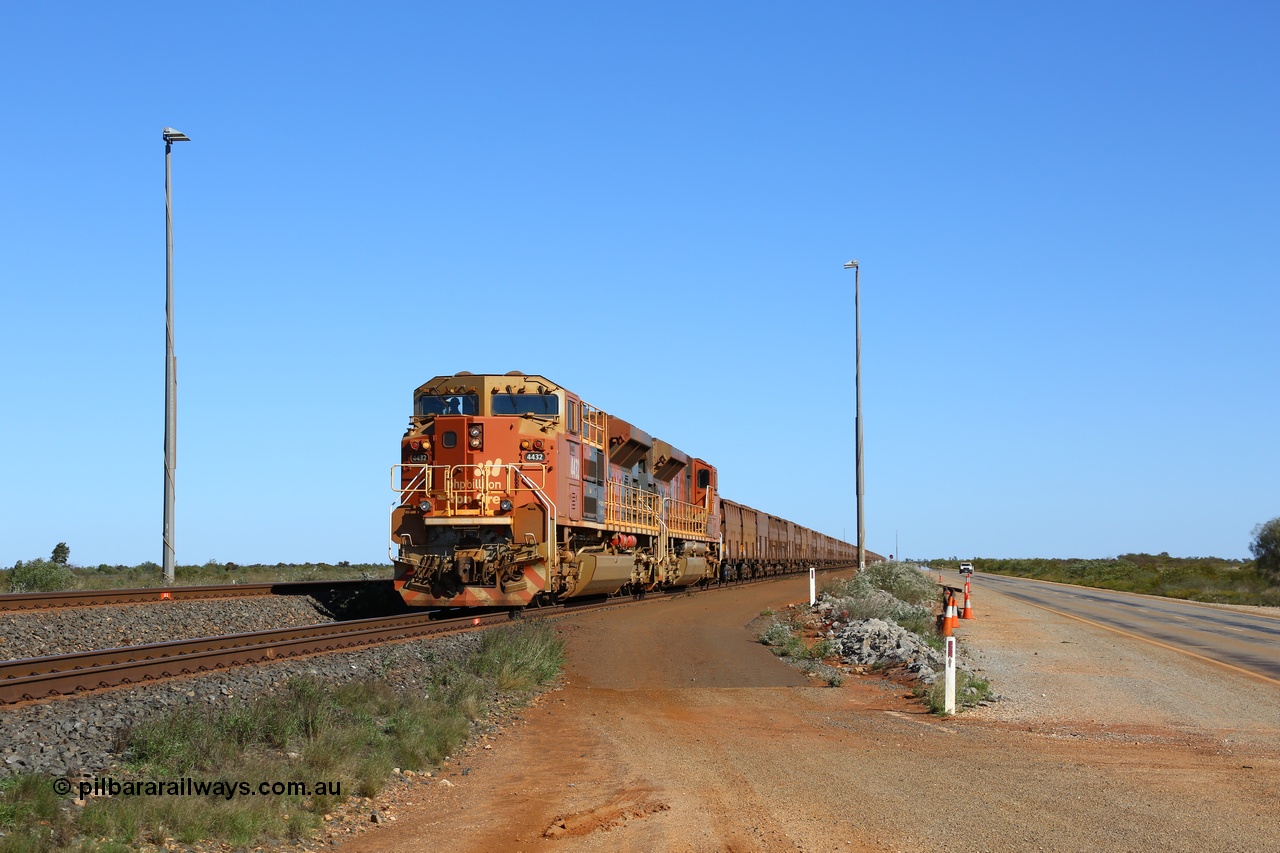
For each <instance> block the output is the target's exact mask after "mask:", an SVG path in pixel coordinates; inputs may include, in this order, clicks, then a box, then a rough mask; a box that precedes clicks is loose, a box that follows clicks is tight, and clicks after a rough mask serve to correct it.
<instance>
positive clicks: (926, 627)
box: [758, 562, 995, 714]
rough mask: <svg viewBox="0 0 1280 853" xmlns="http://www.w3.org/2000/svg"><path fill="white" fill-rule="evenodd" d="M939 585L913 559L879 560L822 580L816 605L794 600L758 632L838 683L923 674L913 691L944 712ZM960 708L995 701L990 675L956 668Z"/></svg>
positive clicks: (789, 657)
mask: <svg viewBox="0 0 1280 853" xmlns="http://www.w3.org/2000/svg"><path fill="white" fill-rule="evenodd" d="M938 599H939V595H938V588H937V585H936V584H935V583H934V582H933V580H932V579H931V578H930V576H928V575H926V574H925V573H923V572H921V571H920V570H919V567H917V566H915V565H914V564H911V563H899V562H883V563H873V564H871V565H869V566H867V568H866V570H865V571H863V572H860V573H858V574H856V575H854V576H853V577H850V578H836V579H832V580H829V581H827V582H826V583H824V584H823V587H822V592H821V594H820V595H819V597H818V602H817V604H816V605H815V606H813V607H810V606H808V605H793V606H791V607H788V608H786V609H785V610H782V611H779V612H773V611H765V612H764V613H762V614H761V616H762V617H765V618H768V620H769V621H768V622H767V623H765V624H764V627H763V629H762V630H761V631H760V633H759V635H758V637H759V640H760V642H761V643H763V644H764V645H766V646H768V647H769V650H770V651H772V652H773V653H774V654H775V655H778V656H779V657H781V658H783V659H784V660H786V661H787V662H789V663H791V664H792V665H793V666H797V667H799V668H800V669H802V670H804V671H805V672H807V673H809V674H811V675H814V676H816V677H818V678H821V679H824V680H826V682H827V683H828V684H829V685H831V686H833V687H838V686H840V685H841V684H842V683H843V681H844V679H845V677H846V676H847V675H848V674H849V673H864V672H868V671H871V672H885V671H891V670H892V671H897V672H900V673H902V674H904V675H907V676H908V677H911V678H914V679H916V680H917V686H916V687H915V688H914V695H915V696H916V697H917V698H919V699H920V700H921V701H923V702H924V703H925V705H926V706H927V707H928V708H929V710H930V711H933V712H935V713H939V714H940V713H942V710H943V694H942V691H943V683H942V678H941V669H942V666H943V658H942V654H941V652H942V649H943V645H944V641H943V638H942V637H941V636H940V635H939V634H938V631H937V618H936V616H935V615H934V608H935V606H936V604H937V603H938ZM956 677H957V682H956V683H957V689H956V701H957V706H958V707H959V708H964V707H969V706H973V705H976V704H978V703H979V702H989V701H992V700H994V698H995V696H994V694H993V693H992V690H991V685H990V684H989V683H988V682H987V681H986V679H983V678H979V677H977V676H976V675H974V674H972V673H970V672H968V671H966V670H964V669H963V668H958V669H957V673H956Z"/></svg>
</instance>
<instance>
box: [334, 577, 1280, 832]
mask: <svg viewBox="0 0 1280 853" xmlns="http://www.w3.org/2000/svg"><path fill="white" fill-rule="evenodd" d="M804 584H805V582H804V581H803V580H800V581H797V580H791V581H787V582H785V583H779V584H769V585H763V586H755V587H751V588H739V589H733V590H729V591H724V592H718V593H713V594H700V595H697V596H693V597H689V598H682V599H677V600H674V601H669V602H665V603H660V604H653V605H645V606H641V607H630V608H623V609H622V610H620V611H615V612H612V613H607V614H600V615H595V616H588V617H585V618H582V619H578V620H574V621H573V622H571V623H567V624H566V625H565V637H566V640H567V644H568V653H569V661H570V663H569V667H568V671H567V677H566V684H565V686H564V687H563V689H560V690H557V691H554V692H552V693H549V694H547V695H546V696H545V697H543V698H542V699H541V700H540V701H539V702H538V703H536V704H535V705H533V706H531V707H530V708H529V709H527V710H526V711H525V712H524V713H523V715H522V719H521V720H519V721H518V722H517V723H516V724H515V725H512V726H509V727H507V728H506V729H505V730H504V731H503V732H502V733H501V734H500V735H499V736H497V737H495V738H493V739H491V740H487V741H484V742H482V743H481V744H477V745H476V746H475V747H473V748H471V749H469V750H468V751H467V752H466V753H465V754H464V755H462V756H460V757H459V758H458V759H457V760H456V761H455V762H452V763H451V764H450V765H449V766H448V767H447V768H445V769H444V771H443V773H442V774H441V775H438V777H437V779H433V780H427V781H425V782H424V781H423V780H415V784H412V785H407V786H404V787H400V788H397V789H396V791H395V793H393V794H392V795H390V796H389V797H388V798H387V799H386V801H385V802H383V803H382V804H381V805H382V806H383V807H384V808H385V809H386V811H387V812H388V813H389V814H390V815H391V816H393V817H395V818H396V822H395V823H392V824H389V825H387V826H379V827H377V828H373V829H372V830H371V831H369V832H366V833H362V834H360V835H359V836H357V837H355V838H352V839H351V840H350V841H349V842H348V843H347V844H345V845H344V846H343V847H342V849H343V850H348V851H357V853H358V851H375V850H377V851H384V850H386V851H410V850H413V851H416V850H424V849H441V850H457V851H526V852H527V853H533V851H565V853H573V852H575V851H615V850H635V851H641V850H643V851H651V850H659V851H661V850H670V851H748V850H751V851H755V850H759V851H774V850H808V851H826V850H908V851H915V850H921V851H923V850H966V851H969V850H993V851H1026V850H1055V851H1057V850H1135V851H1136V850H1144V851H1145V850H1188V851H1190V850H1195V851H1202V850H1239V851H1253V850H1257V851H1263V850H1274V849H1276V846H1277V842H1276V834H1277V832H1278V831H1280V712H1278V711H1277V707H1278V706H1280V701H1278V700H1280V690H1277V688H1276V687H1275V686H1274V685H1271V684H1266V683H1262V682H1258V681H1253V680H1250V679H1247V678H1243V677H1241V676H1238V675H1234V674H1232V673H1230V672H1226V671H1222V670H1217V669H1216V668H1214V667H1211V666H1208V665H1206V664H1203V663H1198V662H1196V661H1192V660H1189V659H1184V658H1180V657H1179V656H1178V655H1176V654H1175V653H1173V652H1170V651H1167V650H1163V649H1158V648H1155V647H1147V646H1145V645H1144V644H1141V643H1137V642H1136V641H1129V640H1125V639H1124V638H1121V637H1117V636H1115V635H1111V634H1107V633H1106V632H1102V631H1097V630H1096V629H1092V628H1090V627H1089V626H1086V625H1083V624H1080V623H1073V622H1071V621H1070V620H1065V619H1055V618H1054V617H1050V616H1047V615H1046V614H1044V613H1043V612H1041V611H1037V610H1035V609H1034V608H1031V607H1029V606H1027V605H1023V604H1020V603H1018V602H1015V601H1012V600H1010V599H1002V598H1001V597H999V596H996V595H994V594H991V593H988V594H987V595H986V597H985V598H984V599H982V600H980V601H979V603H978V613H979V619H978V620H976V621H974V622H971V623H968V622H967V623H965V624H964V628H963V630H962V632H961V633H962V645H967V646H968V647H969V648H971V649H973V650H974V651H975V653H976V654H975V661H976V662H977V663H978V665H979V666H982V667H984V668H986V669H987V670H988V671H989V672H990V674H991V676H992V679H993V682H994V685H995V688H996V690H997V691H998V692H1000V693H1002V694H1005V695H1007V696H1008V697H1009V698H1008V700H1007V701H1004V702H1001V703H998V704H997V705H995V706H992V707H991V708H988V709H982V710H980V711H977V712H973V713H968V714H964V715H962V716H960V717H959V718H956V719H954V720H949V721H948V720H941V719H939V718H937V717H932V716H929V715H928V714H926V713H924V712H923V710H922V709H921V707H920V706H919V705H918V704H917V703H915V702H914V701H912V700H910V699H908V698H906V694H907V691H906V690H905V689H904V688H902V687H901V686H899V685H896V684H893V683H891V682H888V681H884V680H882V679H880V678H878V677H873V676H869V677H861V678H852V679H849V680H847V681H846V682H845V684H844V685H843V686H842V687H839V688H829V687H826V686H825V685H822V684H820V683H818V682H815V681H812V680H809V679H806V678H805V677H804V676H802V675H800V674H799V673H797V672H796V671H795V670H793V669H791V668H789V667H787V666H785V665H783V664H781V663H780V662H778V661H777V660H776V659H775V658H773V656H772V655H771V654H770V653H769V652H768V651H767V650H766V649H765V648H764V647H763V646H761V645H759V644H758V643H755V642H754V641H753V637H752V636H751V635H750V634H749V633H748V632H747V631H745V630H744V627H743V626H744V625H745V624H746V623H747V622H749V621H750V620H751V619H752V618H754V617H755V616H756V615H757V614H758V613H759V612H760V611H761V610H762V609H764V608H766V607H771V606H773V607H776V606H778V605H780V604H784V603H786V602H788V601H793V600H795V599H796V598H797V597H798V596H801V595H804V594H805V588H804ZM975 594H976V590H975ZM441 778H443V779H444V780H445V781H446V782H447V784H443V783H441V782H440V781H439V779H441Z"/></svg>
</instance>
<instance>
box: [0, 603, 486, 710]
mask: <svg viewBox="0 0 1280 853" xmlns="http://www.w3.org/2000/svg"><path fill="white" fill-rule="evenodd" d="M432 615H433V614H430V613H415V614H411V615H408V616H384V617H380V618H376V619H358V620H354V621H351V622H326V623H323V624H319V625H308V626H305V627H302V628H282V629H278V630H272V631H254V632H252V633H248V634H227V635H224V636H220V637H202V638H199V639H195V640H177V641H174V642H169V643H150V644H148V645H143V646H125V647H122V648H118V649H105V650H101V651H93V652H83V653H80V654H70V655H53V656H49V657H39V658H27V659H25V660H15V661H5V662H3V663H0V704H6V705H7V704H13V703H16V702H27V701H32V700H40V699H46V698H50V697H53V696H65V695H69V694H72V693H81V692H85V691H90V690H100V689H104V688H108V687H119V686H122V685H129V684H136V683H140V682H146V681H154V680H157V679H163V678H176V677H179V676H183V675H195V674H199V673H203V672H210V671H213V670H218V669H226V668H228V667H233V666H243V665H246V664H260V663H269V662H271V661H277V660H283V659H285V658H290V657H299V656H302V655H310V654H318V653H324V652H338V651H344V650H347V649H353V648H358V647H361V646H368V645H372V644H375V643H385V642H391V641H394V640H408V639H413V638H415V637H426V636H431V635H438V634H447V633H456V632H458V631H463V630H469V629H473V628H476V627H480V626H483V625H491V624H494V623H497V622H507V621H509V620H510V618H511V617H510V616H509V615H508V614H506V613H491V614H485V615H482V616H467V617H462V618H457V619H432V618H431V617H432Z"/></svg>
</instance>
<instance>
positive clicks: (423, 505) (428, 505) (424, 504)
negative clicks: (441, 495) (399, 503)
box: [418, 501, 431, 512]
mask: <svg viewBox="0 0 1280 853" xmlns="http://www.w3.org/2000/svg"><path fill="white" fill-rule="evenodd" d="M418 509H420V510H422V511H423V512H431V501H423V502H422V503H420V504H418Z"/></svg>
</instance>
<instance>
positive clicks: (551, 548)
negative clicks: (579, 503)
mask: <svg viewBox="0 0 1280 853" xmlns="http://www.w3.org/2000/svg"><path fill="white" fill-rule="evenodd" d="M515 473H516V476H517V477H519V478H520V479H521V480H524V481H525V483H526V484H527V485H528V486H529V490H530V491H531V492H533V495H534V497H536V498H537V499H538V500H539V501H541V502H542V503H543V504H545V505H546V507H547V539H546V543H547V556H548V563H549V564H550V567H551V569H552V570H554V569H555V568H556V567H557V566H559V565H560V548H559V545H558V544H557V543H556V524H557V522H558V519H557V517H556V505H555V503H554V502H553V501H552V500H551V498H550V497H548V496H547V493H546V492H544V491H543V490H542V489H540V488H538V487H537V486H535V485H534V484H533V482H532V481H531V480H530V479H529V478H528V477H526V476H525V475H524V472H523V471H519V470H517V471H516V472H515ZM543 473H544V474H545V473H546V472H545V471H544V472H543Z"/></svg>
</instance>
